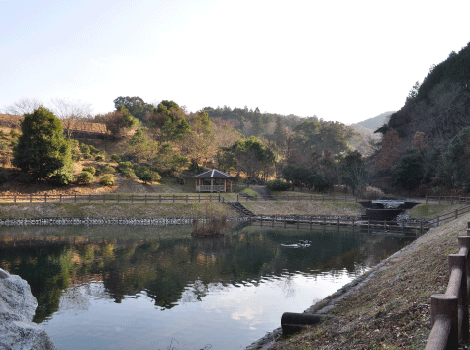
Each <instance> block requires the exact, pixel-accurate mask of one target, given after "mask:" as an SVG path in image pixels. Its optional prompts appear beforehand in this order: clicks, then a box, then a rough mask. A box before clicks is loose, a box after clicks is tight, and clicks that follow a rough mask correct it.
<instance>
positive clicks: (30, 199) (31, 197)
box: [29, 193, 33, 203]
mask: <svg viewBox="0 0 470 350" xmlns="http://www.w3.org/2000/svg"><path fill="white" fill-rule="evenodd" d="M29 203H33V194H32V193H31V194H30V195H29Z"/></svg>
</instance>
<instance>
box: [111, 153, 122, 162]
mask: <svg viewBox="0 0 470 350" xmlns="http://www.w3.org/2000/svg"><path fill="white" fill-rule="evenodd" d="M110 159H111V160H112V161H113V162H116V163H121V162H122V159H121V156H119V155H117V154H111V158H110Z"/></svg>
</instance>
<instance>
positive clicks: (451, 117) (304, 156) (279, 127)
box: [0, 45, 470, 195]
mask: <svg viewBox="0 0 470 350" xmlns="http://www.w3.org/2000/svg"><path fill="white" fill-rule="evenodd" d="M469 83H470V46H469V45H467V46H466V47H464V48H463V49H462V50H461V51H460V52H458V53H456V52H452V53H451V54H450V55H449V57H448V58H447V59H446V60H445V61H443V62H441V63H440V64H438V65H435V66H432V67H431V68H430V71H429V74H428V75H427V77H425V78H424V80H423V82H422V83H421V84H420V83H419V82H417V83H416V84H415V85H414V86H413V87H412V89H411V91H410V93H409V95H408V96H407V97H406V99H404V100H405V104H404V106H403V107H402V108H401V109H400V110H399V111H398V112H395V113H393V114H391V113H390V112H387V113H384V114H383V117H384V118H387V119H386V120H388V121H387V122H386V123H385V124H384V125H382V126H381V127H379V128H378V129H377V131H376V132H377V133H378V135H380V137H377V138H370V137H368V136H365V134H364V133H361V130H360V129H359V128H356V129H354V128H352V127H350V126H346V125H344V124H342V123H339V122H330V121H324V120H322V119H319V118H318V117H316V116H312V117H307V118H300V117H298V116H295V115H288V116H284V115H280V114H272V113H262V112H261V111H260V110H259V109H258V108H255V109H254V110H253V109H248V107H246V106H245V107H244V108H234V109H232V108H230V107H227V106H224V107H222V108H221V107H217V108H212V107H206V108H204V109H202V110H200V111H198V112H187V111H186V109H185V107H184V106H180V105H179V104H178V103H176V102H175V101H168V100H164V101H161V102H160V103H158V104H151V103H147V102H145V101H143V100H142V99H141V98H140V97H137V96H135V97H129V96H126V97H125V96H119V97H117V98H116V99H115V100H114V101H113V102H114V105H115V109H114V110H113V111H111V112H109V113H107V114H98V115H92V114H91V113H90V110H91V108H90V106H89V105H87V104H85V103H82V102H79V101H70V100H60V99H55V100H52V101H51V103H49V104H47V106H46V107H44V104H43V103H41V102H40V101H36V100H21V101H18V102H17V103H15V104H14V105H12V106H9V107H8V108H7V109H6V111H7V112H8V113H9V114H8V115H7V114H5V115H2V124H3V126H4V127H8V126H9V127H10V128H4V129H2V133H1V134H0V152H1V155H2V158H1V161H2V165H3V170H2V171H1V173H0V180H1V181H8V179H9V178H11V177H15V178H19V179H21V180H22V181H26V182H37V181H49V182H50V181H53V182H54V183H57V184H60V185H64V184H68V183H71V182H79V183H89V182H92V181H95V180H94V178H95V176H96V175H98V174H99V175H100V176H101V178H100V181H102V183H103V185H107V184H112V183H113V182H114V176H115V174H116V173H119V174H120V176H123V177H127V178H134V179H139V180H140V181H143V182H145V183H151V182H154V181H158V180H159V179H160V177H162V176H165V177H173V178H175V179H177V181H184V178H185V177H187V176H189V175H194V174H197V173H200V172H202V171H204V170H206V169H211V168H218V169H220V170H222V171H225V172H228V173H230V174H233V175H234V176H237V177H238V178H239V179H240V181H241V182H244V183H266V182H267V183H268V185H269V186H271V188H273V189H277V190H282V189H290V188H293V186H292V185H295V186H298V187H301V188H307V189H309V190H314V191H321V192H325V191H332V190H333V188H334V187H335V186H336V185H341V186H342V188H343V190H345V191H352V192H354V193H355V194H361V192H362V191H364V189H365V188H366V187H367V186H370V185H372V186H375V187H379V188H381V189H382V190H384V191H386V192H397V191H403V192H404V193H409V194H411V193H414V194H421V195H423V194H432V193H438V192H439V193H441V192H454V193H462V192H468V191H469V190H470V179H469V177H468V175H467V174H468V173H469V170H470V146H469V141H470V87H469ZM14 116H22V117H21V119H17V121H18V122H17V123H16V124H15V123H14V122H12V120H14V118H13V117H14ZM17 118H20V117H17ZM8 123H10V124H11V125H8ZM18 126H20V127H21V130H19V129H18ZM8 130H10V131H9V132H7V131H8ZM97 139H98V140H99V141H100V142H97V141H96V140H97ZM86 159H94V160H95V161H97V162H99V163H97V165H96V166H87V167H82V170H81V172H80V173H77V172H76V168H77V167H74V164H76V163H77V162H80V161H83V160H86ZM74 169H75V170H74Z"/></svg>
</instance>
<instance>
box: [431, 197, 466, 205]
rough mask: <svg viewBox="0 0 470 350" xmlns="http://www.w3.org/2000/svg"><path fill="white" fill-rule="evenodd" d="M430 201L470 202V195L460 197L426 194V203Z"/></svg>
mask: <svg viewBox="0 0 470 350" xmlns="http://www.w3.org/2000/svg"><path fill="white" fill-rule="evenodd" d="M428 202H438V203H439V204H441V203H450V204H454V203H455V204H464V203H465V204H469V203H470V197H458V196H426V204H428Z"/></svg>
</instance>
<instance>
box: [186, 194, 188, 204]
mask: <svg viewBox="0 0 470 350" xmlns="http://www.w3.org/2000/svg"><path fill="white" fill-rule="evenodd" d="M186 203H188V195H186Z"/></svg>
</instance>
